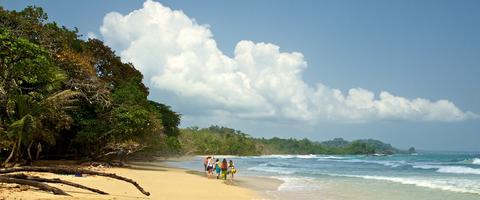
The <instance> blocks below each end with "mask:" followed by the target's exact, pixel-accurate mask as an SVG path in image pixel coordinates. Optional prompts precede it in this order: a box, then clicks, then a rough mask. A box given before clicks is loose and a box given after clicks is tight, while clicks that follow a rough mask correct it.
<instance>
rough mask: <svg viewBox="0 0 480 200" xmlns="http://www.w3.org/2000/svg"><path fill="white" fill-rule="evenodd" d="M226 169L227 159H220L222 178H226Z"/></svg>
mask: <svg viewBox="0 0 480 200" xmlns="http://www.w3.org/2000/svg"><path fill="white" fill-rule="evenodd" d="M227 170H228V163H227V159H225V158H224V159H223V161H222V178H223V179H224V180H227Z"/></svg>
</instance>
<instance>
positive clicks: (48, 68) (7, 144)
mask: <svg viewBox="0 0 480 200" xmlns="http://www.w3.org/2000/svg"><path fill="white" fill-rule="evenodd" d="M47 19H48V17H47V14H46V13H44V12H43V10H42V8H38V7H27V8H25V9H24V10H22V11H20V12H17V11H8V10H5V9H3V8H0V72H1V74H0V158H1V159H2V160H3V163H4V164H6V163H18V162H30V161H32V160H35V159H39V158H47V159H51V158H74V159H81V158H87V159H95V160H99V159H103V158H108V157H110V156H117V157H118V156H126V155H129V154H131V153H133V152H144V153H146V152H149V153H153V152H155V153H157V152H158V153H163V152H166V153H168V152H178V149H179V148H180V146H179V143H178V140H177V135H178V134H179V129H178V125H179V123H180V115H179V114H178V113H175V112H174V111H172V110H171V109H170V107H168V106H167V105H164V104H161V103H157V102H153V101H150V100H148V99H147V96H148V88H146V87H145V85H144V84H143V83H142V78H143V76H142V74H141V73H140V72H139V71H138V70H136V69H135V68H134V66H133V65H132V64H130V63H123V62H122V61H121V60H120V58H119V57H118V56H116V55H115V53H114V52H113V51H112V50H111V49H110V48H109V47H107V46H105V45H104V44H103V42H102V41H100V40H96V39H89V40H87V41H85V40H83V39H81V35H79V33H78V30H76V29H75V30H69V29H67V28H65V27H61V26H59V25H57V24H56V23H55V22H48V21H47Z"/></svg>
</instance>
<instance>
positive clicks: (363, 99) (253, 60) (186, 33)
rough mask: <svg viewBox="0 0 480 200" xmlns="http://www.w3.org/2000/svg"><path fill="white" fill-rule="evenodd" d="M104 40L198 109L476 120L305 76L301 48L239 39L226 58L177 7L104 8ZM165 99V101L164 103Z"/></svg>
mask: <svg viewBox="0 0 480 200" xmlns="http://www.w3.org/2000/svg"><path fill="white" fill-rule="evenodd" d="M100 32H101V34H102V36H103V39H104V41H105V42H106V44H108V45H109V46H112V47H113V48H114V49H115V50H117V52H118V53H119V54H120V56H121V58H122V59H123V60H124V61H126V62H131V63H133V64H134V65H135V67H137V68H138V69H139V70H140V71H141V72H142V73H143V74H144V76H145V80H144V82H145V83H146V84H147V85H148V86H149V87H150V88H151V90H161V91H166V92H169V93H173V94H175V95H177V96H178V97H180V98H182V99H186V100H187V101H188V102H191V103H192V104H195V105H198V106H197V108H196V109H204V110H205V111H206V112H207V111H210V112H211V113H216V114H219V115H222V116H224V115H229V116H236V117H240V118H253V119H257V118H276V119H293V120H301V121H306V122H309V123H315V122H318V121H322V120H323V121H325V120H332V121H348V122H365V121H372V120H382V119H401V120H413V121H460V120H465V119H468V118H472V117H475V116H476V115H475V114H474V113H471V112H464V111H462V110H460V109H459V108H458V107H457V106H455V105H454V104H453V103H452V102H450V101H448V100H438V101H430V100H427V99H423V98H416V99H407V98H403V97H399V96H395V95H393V94H391V93H389V92H385V91H382V92H380V94H379V95H376V94H374V93H373V92H371V91H368V90H366V89H362V88H353V89H350V90H348V92H346V93H345V94H344V93H343V92H342V91H340V90H338V89H334V88H331V87H328V86H326V85H323V84H321V83H318V84H316V85H314V86H312V85H308V84H307V83H305V81H303V79H302V77H301V74H302V72H303V71H304V70H305V69H306V68H307V62H306V61H305V59H304V56H303V55H302V54H301V53H299V52H281V51H280V47H279V46H277V45H274V44H270V43H263V42H260V43H255V42H252V41H248V40H243V41H239V42H238V43H237V45H236V46H235V50H234V56H233V57H229V56H227V55H225V54H224V53H223V52H222V51H221V50H220V49H219V48H218V47H217V44H216V41H215V40H214V38H213V34H212V32H211V31H210V29H209V27H208V26H207V25H201V24H199V23H197V22H196V21H195V20H194V19H192V18H190V17H188V16H187V15H186V14H185V13H183V12H182V11H179V10H172V9H170V8H168V7H166V6H163V5H162V4H160V3H158V2H153V1H146V2H145V3H144V4H143V8H141V9H138V10H135V11H132V12H131V13H129V14H127V15H122V14H120V13H117V12H111V13H108V14H107V15H106V16H105V18H104V21H103V25H102V26H101V28H100ZM167 103H169V102H167Z"/></svg>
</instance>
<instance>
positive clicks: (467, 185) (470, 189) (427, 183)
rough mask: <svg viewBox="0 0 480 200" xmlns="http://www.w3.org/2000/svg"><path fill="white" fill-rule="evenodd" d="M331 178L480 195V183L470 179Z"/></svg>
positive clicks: (353, 176) (357, 176)
mask: <svg viewBox="0 0 480 200" xmlns="http://www.w3.org/2000/svg"><path fill="white" fill-rule="evenodd" d="M329 175H331V176H342V177H352V178H363V179H370V180H381V181H389V182H395V183H401V184H405V185H415V186H419V187H425V188H431V189H441V190H446V191H452V192H462V193H473V194H480V183H479V182H478V181H475V180H468V179H455V180H452V179H428V178H424V177H387V176H361V175H341V174H329Z"/></svg>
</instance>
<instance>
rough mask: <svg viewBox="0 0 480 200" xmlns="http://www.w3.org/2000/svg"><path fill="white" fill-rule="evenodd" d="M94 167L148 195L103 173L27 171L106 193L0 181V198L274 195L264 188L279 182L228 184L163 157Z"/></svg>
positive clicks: (241, 180)
mask: <svg viewBox="0 0 480 200" xmlns="http://www.w3.org/2000/svg"><path fill="white" fill-rule="evenodd" d="M95 170H98V171H102V172H108V173H115V174H117V175H121V176H125V177H128V178H131V179H133V180H135V181H137V182H138V183H139V184H140V185H141V186H142V187H143V188H144V189H145V190H146V191H149V192H150V193H151V195H150V196H145V195H143V194H141V193H140V192H139V191H138V190H136V189H135V187H134V186H132V185H131V184H128V183H125V182H122V181H118V180H113V179H110V178H105V177H99V176H82V177H75V176H73V175H56V174H50V173H29V175H35V176H41V177H45V178H60V179H62V180H66V181H72V182H75V183H79V184H82V185H85V186H89V187H94V188H97V189H100V190H103V191H105V192H107V193H109V195H99V194H96V193H93V192H90V191H86V190H81V189H78V188H74V187H70V186H65V185H62V184H49V185H51V186H55V187H58V188H60V189H62V190H64V191H65V192H67V193H69V194H70V195H71V196H62V195H54V194H52V193H48V192H45V191H41V190H38V189H35V188H32V187H26V186H18V185H16V184H0V199H1V200H10V199H12V200H13V199H16V200H18V199H24V200H32V199H102V200H103V199H127V200H128V199H152V200H154V199H179V200H183V199H184V200H187V199H209V198H229V199H239V200H241V199H245V200H247V199H248V200H252V199H275V198H274V197H273V198H272V197H271V196H269V195H268V191H271V190H276V188H278V187H279V186H280V184H282V182H281V181H280V180H277V179H270V178H263V177H239V178H238V179H235V181H234V182H233V184H232V183H229V182H228V181H223V180H217V179H209V178H206V177H205V176H204V174H203V172H200V171H193V170H188V169H182V168H178V167H174V166H171V165H168V164H167V163H166V162H163V161H154V162H132V163H129V164H128V167H119V168H117V167H115V168H95Z"/></svg>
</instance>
